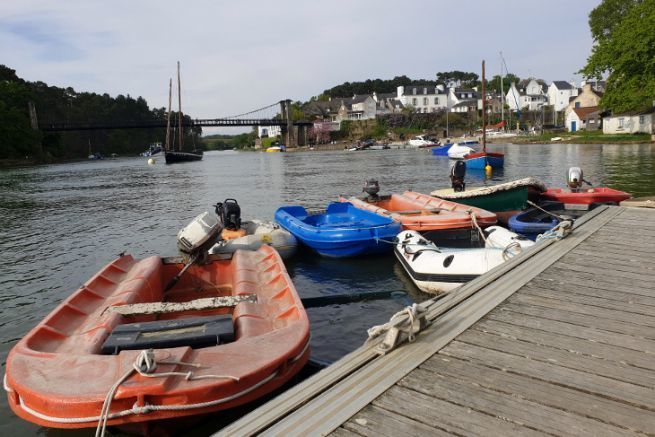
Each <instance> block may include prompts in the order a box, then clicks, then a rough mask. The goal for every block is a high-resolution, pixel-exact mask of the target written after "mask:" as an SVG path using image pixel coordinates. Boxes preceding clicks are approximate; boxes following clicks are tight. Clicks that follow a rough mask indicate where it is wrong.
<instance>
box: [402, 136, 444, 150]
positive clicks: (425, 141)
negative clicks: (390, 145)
mask: <svg viewBox="0 0 655 437" xmlns="http://www.w3.org/2000/svg"><path fill="white" fill-rule="evenodd" d="M407 145H409V146H411V147H419V148H425V147H434V146H436V145H438V143H437V142H435V141H432V140H431V139H429V138H427V137H425V136H424V135H417V136H415V137H414V138H412V139H411V140H409V141H408V142H407Z"/></svg>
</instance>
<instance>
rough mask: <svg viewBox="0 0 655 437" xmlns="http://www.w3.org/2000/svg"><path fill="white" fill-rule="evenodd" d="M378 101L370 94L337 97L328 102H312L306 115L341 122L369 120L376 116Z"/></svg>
mask: <svg viewBox="0 0 655 437" xmlns="http://www.w3.org/2000/svg"><path fill="white" fill-rule="evenodd" d="M376 107H377V102H376V101H375V100H374V99H373V96H371V95H369V94H365V95H361V96H357V95H355V96H353V97H335V98H331V99H330V100H328V101H327V102H311V103H309V104H308V105H307V106H306V107H305V108H304V112H305V115H307V116H308V117H310V118H312V119H318V120H323V121H334V122H341V121H343V120H369V119H372V118H375V115H376V112H377V111H376Z"/></svg>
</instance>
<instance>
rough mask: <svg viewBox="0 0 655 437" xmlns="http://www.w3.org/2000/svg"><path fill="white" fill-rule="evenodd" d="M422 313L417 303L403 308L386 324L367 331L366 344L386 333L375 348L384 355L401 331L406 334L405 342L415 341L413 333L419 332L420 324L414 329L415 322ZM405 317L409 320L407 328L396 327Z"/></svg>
mask: <svg viewBox="0 0 655 437" xmlns="http://www.w3.org/2000/svg"><path fill="white" fill-rule="evenodd" d="M423 311H424V310H423V309H422V308H421V307H420V306H419V305H418V304H417V303H414V304H412V306H408V307H405V308H403V309H402V310H400V311H398V312H397V313H396V314H394V315H393V316H391V318H390V319H389V321H388V322H387V323H385V324H383V325H377V326H373V327H371V328H369V329H368V331H367V333H368V339H367V342H368V341H370V340H372V339H373V338H375V337H377V336H379V335H381V334H382V333H385V332H386V333H387V337H386V338H385V341H384V342H383V343H382V344H380V345H378V347H377V349H378V352H379V353H381V354H385V353H386V352H388V351H389V350H391V349H392V348H393V347H394V346H395V345H396V341H397V339H398V333H399V331H401V330H402V331H403V332H405V333H407V341H408V342H410V343H412V342H413V341H414V340H415V339H416V336H415V334H414V331H418V330H420V323H419V326H418V327H416V322H417V321H419V315H420V313H422V312H423ZM405 315H407V317H408V319H409V324H408V326H405V327H403V328H399V327H398V326H397V325H398V324H399V323H398V321H399V319H401V318H402V317H404V316H405Z"/></svg>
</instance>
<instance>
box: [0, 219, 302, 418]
mask: <svg viewBox="0 0 655 437" xmlns="http://www.w3.org/2000/svg"><path fill="white" fill-rule="evenodd" d="M205 228H207V229H208V230H212V233H211V234H210V232H203V230H204V229H205ZM187 230H188V232H186V231H187ZM215 230H216V226H215V224H213V223H212V221H211V219H210V218H209V217H208V216H206V215H204V216H199V217H198V219H196V220H195V221H194V222H193V223H192V225H190V226H188V227H187V228H185V230H184V231H185V232H184V233H182V232H181V233H180V235H179V236H178V244H179V245H180V247H181V248H184V249H185V250H186V251H187V255H185V257H176V258H162V257H159V256H151V257H148V258H144V259H141V260H137V259H134V258H133V257H132V256H130V255H121V256H120V257H119V258H118V259H116V260H114V261H112V262H111V263H109V264H108V265H107V266H106V267H104V268H103V269H101V270H100V272H98V273H97V274H96V275H94V276H93V277H92V278H91V279H90V280H89V281H87V282H86V283H85V284H84V285H83V286H82V287H81V288H80V289H78V290H77V291H76V292H75V293H73V294H72V295H71V296H70V297H69V298H67V299H66V300H65V301H64V302H63V303H62V304H61V305H59V306H58V307H57V308H56V309H55V310H54V311H52V312H51V313H50V314H49V315H48V316H46V318H45V319H44V320H43V321H42V322H40V323H39V324H38V325H37V326H36V327H35V328H34V329H32V330H31V331H30V332H29V333H28V334H27V335H26V336H25V337H24V338H23V339H22V340H20V341H19V342H18V343H17V344H16V346H15V347H14V348H13V349H12V351H11V352H10V353H9V356H8V358H7V365H6V374H5V380H4V386H5V389H6V390H7V396H8V401H9V405H10V407H11V409H12V410H13V411H14V412H15V413H16V414H17V415H19V416H20V417H22V418H24V419H26V420H28V421H31V422H34V423H37V424H39V425H42V426H47V427H56V428H84V427H95V426H99V430H104V424H105V423H106V424H107V425H110V426H111V425H119V426H122V425H130V424H135V423H144V422H150V421H157V420H162V419H177V418H181V417H184V416H190V415H197V414H205V413H210V412H216V411H219V410H224V409H228V408H232V407H235V406H238V405H242V404H245V403H248V402H251V401H253V400H255V399H258V398H260V397H261V396H263V395H264V394H267V393H270V392H271V391H272V390H274V389H276V388H278V387H280V386H281V385H282V384H284V383H285V382H287V381H288V380H289V379H290V378H291V377H293V376H294V375H295V374H296V373H297V372H299V371H300V369H301V368H302V367H303V366H304V364H305V363H306V362H307V360H308V357H309V321H308V318H307V315H306V313H305V310H304V308H303V305H302V303H301V301H300V298H299V296H298V294H297V292H296V290H295V288H294V286H293V284H292V282H291V280H290V278H289V275H288V274H287V272H286V270H285V268H284V264H283V262H282V260H281V258H280V256H279V255H278V254H277V252H276V251H275V250H274V249H273V248H271V247H268V246H262V247H261V248H260V249H259V250H257V251H237V252H236V253H235V254H234V256H225V255H207V254H206V247H207V244H209V243H211V242H212V241H213V240H212V238H213V237H214V236H215V235H216V233H215ZM203 253H204V255H203ZM35 369H38V370H36V371H35Z"/></svg>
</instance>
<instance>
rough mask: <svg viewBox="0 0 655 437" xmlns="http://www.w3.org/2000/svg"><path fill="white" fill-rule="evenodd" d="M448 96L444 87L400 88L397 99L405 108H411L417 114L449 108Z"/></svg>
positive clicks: (417, 86)
mask: <svg viewBox="0 0 655 437" xmlns="http://www.w3.org/2000/svg"><path fill="white" fill-rule="evenodd" d="M448 98H449V97H448V94H446V92H445V90H444V87H443V85H436V86H435V85H416V86H414V85H412V86H399V87H398V88H397V89H396V99H397V100H398V101H399V102H400V103H401V104H402V105H403V106H404V107H407V106H411V107H412V108H414V110H415V111H416V112H420V113H428V112H437V111H438V110H441V109H446V108H448V106H449V104H448Z"/></svg>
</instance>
